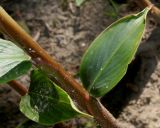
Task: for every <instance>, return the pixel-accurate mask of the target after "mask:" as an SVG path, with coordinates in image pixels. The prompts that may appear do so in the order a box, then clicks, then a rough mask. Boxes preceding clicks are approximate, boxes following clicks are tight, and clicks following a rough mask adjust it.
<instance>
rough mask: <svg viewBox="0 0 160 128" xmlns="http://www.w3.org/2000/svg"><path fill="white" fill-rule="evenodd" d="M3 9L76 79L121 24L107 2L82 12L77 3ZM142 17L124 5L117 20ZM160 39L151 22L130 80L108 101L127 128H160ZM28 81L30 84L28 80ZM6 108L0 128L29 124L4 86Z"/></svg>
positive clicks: (23, 3)
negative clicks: (110, 29)
mask: <svg viewBox="0 0 160 128" xmlns="http://www.w3.org/2000/svg"><path fill="white" fill-rule="evenodd" d="M2 1H3V0H2ZM1 4H2V5H3V6H4V7H5V8H6V9H7V11H8V12H9V13H10V14H11V15H12V16H13V17H14V18H15V19H16V20H17V21H19V22H21V23H23V27H24V26H28V28H29V32H30V34H31V35H32V36H33V37H34V38H35V39H36V40H37V41H38V42H39V43H40V45H41V46H42V47H43V48H45V49H46V50H47V52H48V53H49V54H51V55H52V56H54V57H55V58H56V59H57V60H58V61H59V62H60V63H61V64H62V65H63V66H64V68H65V69H66V70H68V71H69V72H70V73H71V74H73V75H75V74H77V71H78V69H79V65H80V60H81V57H82V55H83V53H84V52H85V50H86V49H87V47H88V46H89V44H90V43H91V42H92V40H93V39H94V38H95V37H96V36H97V35H98V34H99V33H100V32H101V31H102V30H104V29H105V28H106V27H107V26H108V25H109V24H111V23H112V22H113V21H115V20H116V17H113V16H109V14H110V13H111V12H114V11H113V7H112V6H111V5H110V4H109V3H108V2H107V1H105V0H92V1H88V2H86V3H85V4H84V5H83V6H81V7H80V8H78V7H76V6H75V4H74V2H73V1H72V0H68V2H67V0H32V1H31V0H7V1H4V2H2V3H1ZM111 9H112V10H111ZM137 11H139V9H138V7H136V5H134V4H133V3H128V4H123V5H120V6H119V13H118V14H117V17H122V16H124V15H126V14H130V13H133V12H137ZM24 24H25V25H24ZM159 35H160V30H159V26H156V24H155V22H154V20H153V19H152V18H149V20H148V25H147V29H146V33H145V35H144V37H143V41H142V44H141V46H140V48H139V50H138V52H137V56H136V57H135V59H134V60H133V62H132V64H130V66H129V69H128V72H127V74H126V76H125V77H124V78H123V79H122V80H121V82H120V83H119V84H118V85H117V86H116V87H115V88H114V89H113V90H112V91H111V92H110V93H108V94H107V95H105V97H103V98H102V103H103V104H104V105H105V106H106V107H107V108H108V109H109V110H110V111H111V113H112V114H113V115H114V116H115V117H116V118H117V119H118V120H119V121H120V122H121V123H122V124H123V126H124V128H160V109H159V108H160V62H159V53H160V49H159V44H160V42H159V40H160V39H159ZM158 43H159V44H158ZM23 81H25V83H26V81H29V80H28V78H27V77H23ZM0 102H1V104H0V128H15V127H16V125H17V124H18V123H20V122H22V121H23V120H24V119H25V117H24V116H23V115H22V114H20V112H19V110H18V102H19V95H18V94H16V92H15V91H13V90H11V88H10V87H8V86H4V85H3V86H1V88H0ZM88 122H89V123H88ZM90 122H91V123H90ZM92 122H93V121H92V120H91V121H90V120H89V121H88V120H87V121H86V119H75V120H72V122H71V124H72V128H74V127H77V128H93V127H95V125H94V124H93V123H92ZM70 126H71V125H70Z"/></svg>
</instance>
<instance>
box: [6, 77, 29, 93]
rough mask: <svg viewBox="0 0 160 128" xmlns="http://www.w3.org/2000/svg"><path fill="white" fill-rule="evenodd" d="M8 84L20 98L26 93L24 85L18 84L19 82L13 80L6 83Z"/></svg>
mask: <svg viewBox="0 0 160 128" xmlns="http://www.w3.org/2000/svg"><path fill="white" fill-rule="evenodd" d="M8 84H9V85H10V86H11V87H12V88H13V89H15V90H16V91H17V92H18V93H19V94H20V95H21V96H24V95H25V94H26V93H27V92H28V89H27V88H26V87H25V86H24V85H22V84H20V83H19V82H17V81H15V80H12V81H10V82H8Z"/></svg>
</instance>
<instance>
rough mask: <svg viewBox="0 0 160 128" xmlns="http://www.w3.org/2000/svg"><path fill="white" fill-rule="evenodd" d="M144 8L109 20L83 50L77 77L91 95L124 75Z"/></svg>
mask: <svg viewBox="0 0 160 128" xmlns="http://www.w3.org/2000/svg"><path fill="white" fill-rule="evenodd" d="M148 11H149V9H148V8H146V9H144V10H143V11H142V12H140V13H138V14H135V15H129V16H127V17H124V18H122V19H120V20H118V21H117V22H115V23H113V24H112V25H111V26H109V27H108V28H107V29H106V30H104V31H103V32H102V33H101V34H100V35H99V36H98V37H97V38H96V39H95V40H94V41H93V43H92V44H91V46H90V47H89V48H88V50H87V51H86V53H85V55H84V57H83V59H82V63H81V66H80V77H81V80H82V82H83V84H84V87H85V88H86V89H87V90H88V91H89V93H90V94H91V95H92V96H94V97H101V96H103V95H105V94H106V93H107V92H109V91H110V90H111V89H112V88H113V87H114V86H115V85H116V84H117V83H118V82H119V81H120V80H121V79H122V77H123V76H124V75H125V73H126V70H127V67H128V64H129V63H130V62H131V60H132V59H133V57H134V54H135V52H136V50H137V48H138V46H139V43H140V41H141V38H142V35H143V33H144V29H145V20H146V15H147V13H148Z"/></svg>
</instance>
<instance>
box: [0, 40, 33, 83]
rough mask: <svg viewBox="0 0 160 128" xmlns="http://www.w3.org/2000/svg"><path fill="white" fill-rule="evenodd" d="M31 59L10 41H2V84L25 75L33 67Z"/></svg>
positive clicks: (0, 74)
mask: <svg viewBox="0 0 160 128" xmlns="http://www.w3.org/2000/svg"><path fill="white" fill-rule="evenodd" d="M30 59H31V58H30V57H29V56H28V55H27V54H26V53H25V52H24V51H23V50H22V49H20V48H19V47H17V46H16V45H15V44H13V43H12V42H10V41H7V40H2V39H0V83H7V82H8V81H11V80H13V79H16V78H17V77H19V76H21V75H23V74H25V73H26V72H27V71H28V70H29V69H30V68H31V66H32V64H31V62H30Z"/></svg>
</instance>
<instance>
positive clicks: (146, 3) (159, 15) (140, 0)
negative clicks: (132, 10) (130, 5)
mask: <svg viewBox="0 0 160 128" xmlns="http://www.w3.org/2000/svg"><path fill="white" fill-rule="evenodd" d="M133 1H134V2H136V3H137V4H138V5H139V6H140V7H141V8H145V7H152V8H151V14H152V15H153V17H154V18H155V19H156V21H157V23H159V24H160V9H159V8H158V7H156V6H155V5H153V4H152V3H151V2H150V0H133Z"/></svg>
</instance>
